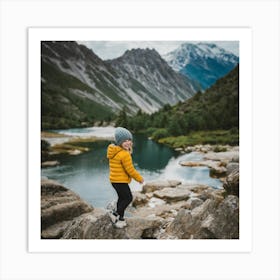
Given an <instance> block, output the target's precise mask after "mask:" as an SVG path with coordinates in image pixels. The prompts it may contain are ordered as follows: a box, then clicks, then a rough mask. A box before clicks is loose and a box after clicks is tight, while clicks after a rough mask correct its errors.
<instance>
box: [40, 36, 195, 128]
mask: <svg viewBox="0 0 280 280" xmlns="http://www.w3.org/2000/svg"><path fill="white" fill-rule="evenodd" d="M41 86H42V89H41V97H42V99H41V107H42V108H41V109H42V110H41V112H42V128H44V129H45V128H62V127H73V126H80V125H81V123H83V122H85V123H86V124H92V123H93V122H94V121H97V120H106V121H111V120H112V119H114V118H115V116H116V114H118V112H120V111H121V110H122V109H123V108H126V111H127V113H128V114H129V115H133V114H136V112H138V111H139V109H140V110H141V111H143V112H146V113H152V112H155V111H156V110H158V109H159V108H161V107H162V106H163V105H164V104H175V103H177V102H178V101H183V100H186V99H187V98H190V97H191V96H193V95H194V94H195V92H196V91H197V89H199V87H198V86H196V84H195V83H192V82H191V81H190V80H189V79H188V78H186V77H185V76H184V75H182V74H179V73H176V72H175V71H174V70H173V69H172V68H171V67H170V66H169V65H168V64H167V63H166V62H165V61H164V60H163V59H162V58H161V57H160V55H159V54H158V53H157V52H156V51H155V50H150V49H146V50H139V49H138V50H131V51H127V52H126V53H125V54H124V55H123V56H122V57H120V58H118V59H115V60H111V61H103V60H102V59H101V58H99V57H98V56H97V55H96V54H94V52H93V51H92V50H90V49H88V48H87V47H85V46H84V45H79V44H77V43H76V42H74V41H56V42H52V41H42V42H41Z"/></svg>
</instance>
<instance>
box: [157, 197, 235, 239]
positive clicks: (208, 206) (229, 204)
mask: <svg viewBox="0 0 280 280" xmlns="http://www.w3.org/2000/svg"><path fill="white" fill-rule="evenodd" d="M161 238H171V239H172V238H173V239H178V238H179V239H238V238H239V199H238V197H237V196H232V195H230V196H228V197H226V198H225V199H224V200H223V201H222V202H219V201H217V200H214V199H207V200H206V201H205V202H204V203H203V204H201V205H200V206H198V207H196V208H194V209H193V210H186V209H181V210H180V211H179V213H178V215H177V216H176V217H175V219H174V221H173V222H172V223H171V224H170V225H169V226H168V227H167V228H166V231H165V233H164V234H163V235H162V236H161Z"/></svg>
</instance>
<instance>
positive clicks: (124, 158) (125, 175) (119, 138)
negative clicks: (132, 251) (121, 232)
mask: <svg viewBox="0 0 280 280" xmlns="http://www.w3.org/2000/svg"><path fill="white" fill-rule="evenodd" d="M132 139H133V137H132V134H131V133H130V131H128V130H127V129H126V128H123V127H117V128H116V130H115V143H116V144H110V145H109V146H108V149H107V158H108V159H109V167H110V182H111V184H112V186H113V187H114V189H115V190H116V192H117V194H118V202H117V209H116V211H112V212H110V213H109V215H110V218H111V220H112V222H113V223H114V224H115V226H116V227H117V228H123V227H125V226H126V222H125V220H124V211H125V209H126V208H127V206H128V205H129V204H130V202H132V194H131V191H130V188H129V185H128V184H129V183H130V182H131V179H132V178H133V179H134V180H136V181H138V182H139V183H143V182H144V179H143V177H142V176H141V175H140V174H139V173H138V172H137V171H136V170H135V168H134V166H133V163H132V158H131V154H132Z"/></svg>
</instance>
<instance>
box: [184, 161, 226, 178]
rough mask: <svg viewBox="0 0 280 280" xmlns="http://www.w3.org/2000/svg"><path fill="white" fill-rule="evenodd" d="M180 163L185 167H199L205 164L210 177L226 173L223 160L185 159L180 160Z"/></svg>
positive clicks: (221, 175)
mask: <svg viewBox="0 0 280 280" xmlns="http://www.w3.org/2000/svg"><path fill="white" fill-rule="evenodd" d="M180 165H182V166H187V167H199V166H207V167H209V168H210V176H211V177H223V176H225V175H226V171H227V169H226V168H225V165H226V163H225V162H219V161H212V160H205V161H186V162H180Z"/></svg>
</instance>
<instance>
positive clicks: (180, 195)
mask: <svg viewBox="0 0 280 280" xmlns="http://www.w3.org/2000/svg"><path fill="white" fill-rule="evenodd" d="M190 195H191V191H190V190H189V189H188V188H184V187H180V186H179V187H177V188H164V189H162V190H159V191H155V192H154V196H155V197H157V198H160V199H163V200H165V201H166V202H174V201H180V200H187V199H188V198H189V197H190Z"/></svg>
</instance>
